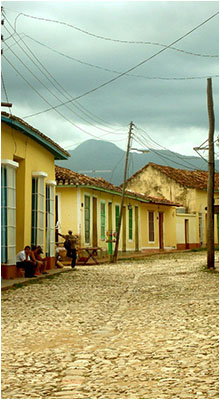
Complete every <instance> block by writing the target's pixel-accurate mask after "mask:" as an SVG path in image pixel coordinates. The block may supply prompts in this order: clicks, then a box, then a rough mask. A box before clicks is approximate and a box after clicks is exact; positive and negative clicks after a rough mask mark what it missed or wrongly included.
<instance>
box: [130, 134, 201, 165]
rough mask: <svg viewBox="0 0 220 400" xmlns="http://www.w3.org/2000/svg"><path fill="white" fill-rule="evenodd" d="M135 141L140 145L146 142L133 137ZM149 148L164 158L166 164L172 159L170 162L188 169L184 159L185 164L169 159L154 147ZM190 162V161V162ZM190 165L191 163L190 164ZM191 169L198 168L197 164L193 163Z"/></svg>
mask: <svg viewBox="0 0 220 400" xmlns="http://www.w3.org/2000/svg"><path fill="white" fill-rule="evenodd" d="M135 141H137V142H138V143H139V144H141V145H146V143H145V142H144V141H143V140H141V139H140V138H137V137H136V138H135ZM149 150H150V151H152V152H153V153H155V154H156V155H157V156H158V157H159V158H161V159H162V160H165V162H166V164H167V161H169V162H170V161H172V163H174V164H176V165H179V166H181V167H184V168H185V169H186V168H187V169H189V167H188V166H187V165H186V164H189V163H188V162H187V161H186V164H183V163H179V162H177V161H175V160H173V159H171V158H170V157H168V156H165V155H164V154H163V155H162V154H161V153H159V152H158V151H156V150H155V149H153V148H152V147H150V148H149ZM172 153H174V152H172ZM174 154H175V155H176V153H174ZM181 160H182V161H185V160H183V159H181ZM190 164H191V163H190ZM191 165H192V164H191ZM193 169H198V167H197V166H195V165H193Z"/></svg>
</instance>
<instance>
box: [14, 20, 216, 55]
mask: <svg viewBox="0 0 220 400" xmlns="http://www.w3.org/2000/svg"><path fill="white" fill-rule="evenodd" d="M217 14H218V13H216V14H215V15H217ZM21 15H23V16H24V17H27V18H32V19H37V20H40V21H45V22H53V23H56V24H60V25H65V26H68V27H69V28H73V29H75V30H77V31H79V32H82V33H84V34H86V35H89V36H93V37H95V38H96V39H102V40H107V41H111V42H117V43H124V44H141V45H153V46H160V47H164V48H167V45H165V44H162V43H158V42H150V41H132V40H120V39H112V38H109V37H105V36H101V35H96V34H94V33H91V32H88V31H86V30H84V29H81V28H78V27H76V26H74V25H72V24H69V23H67V22H62V21H58V20H53V19H49V18H43V17H35V16H33V15H29V14H25V13H19V14H18V15H17V17H16V18H15V22H14V26H15V30H16V23H17V20H18V18H19V17H20V16H21ZM169 48H170V50H175V51H179V52H181V53H185V54H190V55H193V56H197V57H215V58H218V55H210V54H200V53H193V52H189V51H186V50H182V49H177V48H175V47H170V46H169Z"/></svg>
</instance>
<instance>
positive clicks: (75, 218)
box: [56, 186, 176, 251]
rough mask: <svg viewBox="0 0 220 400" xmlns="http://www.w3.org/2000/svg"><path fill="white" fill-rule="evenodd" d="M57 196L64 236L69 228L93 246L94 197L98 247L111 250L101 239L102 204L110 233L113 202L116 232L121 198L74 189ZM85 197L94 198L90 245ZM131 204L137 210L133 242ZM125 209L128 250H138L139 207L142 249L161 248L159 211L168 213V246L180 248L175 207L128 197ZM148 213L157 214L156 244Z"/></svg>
mask: <svg viewBox="0 0 220 400" xmlns="http://www.w3.org/2000/svg"><path fill="white" fill-rule="evenodd" d="M56 193H57V195H58V198H59V202H60V210H61V211H60V223H61V227H62V228H61V230H62V233H67V231H68V230H69V229H71V230H73V233H77V234H78V235H79V236H80V245H81V246H83V247H84V246H87V245H90V246H92V243H93V241H92V239H93V238H92V226H93V213H92V198H93V197H95V198H97V235H98V247H101V248H102V249H104V250H106V251H107V248H108V244H107V242H106V240H102V239H101V202H104V203H105V205H106V207H105V210H106V211H105V231H106V232H107V231H108V227H109V221H108V203H112V230H113V231H115V230H116V226H115V205H119V206H120V204H121V196H119V195H117V194H111V193H106V192H102V191H99V190H95V189H89V188H71V187H59V186H57V188H56ZM85 195H87V196H90V243H85V227H84V213H85V210H84V200H85ZM128 204H130V205H131V206H132V207H133V237H132V239H131V240H130V239H129V213H128ZM124 206H125V209H126V251H135V206H137V207H138V210H139V218H138V225H139V249H140V250H141V249H144V248H152V249H153V248H158V246H159V221H158V219H157V218H158V212H159V211H160V212H163V213H164V224H163V226H164V247H165V248H175V246H176V233H175V224H176V215H175V207H166V206H158V205H152V204H146V203H142V202H140V201H137V200H134V199H129V198H126V197H125V201H124ZM148 210H152V211H155V242H154V243H150V242H149V240H148V238H149V235H148ZM122 226H123V221H122V225H121V234H120V241H119V250H120V251H122V242H123V233H122V232H123V229H122Z"/></svg>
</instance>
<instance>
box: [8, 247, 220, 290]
mask: <svg viewBox="0 0 220 400" xmlns="http://www.w3.org/2000/svg"><path fill="white" fill-rule="evenodd" d="M189 251H190V250H176V249H175V250H155V251H153V252H152V251H145V252H134V253H124V254H120V255H119V256H118V261H120V260H129V259H140V258H145V257H150V256H154V255H159V254H170V253H182V252H189ZM97 261H98V263H99V264H108V263H109V264H110V265H111V263H110V261H109V258H107V257H106V258H100V259H97ZM63 264H64V268H55V269H50V270H47V272H48V274H47V275H39V276H38V277H37V278H17V279H2V281H1V290H7V289H10V288H12V287H13V286H16V285H18V284H23V283H27V282H28V281H30V280H31V281H38V280H39V279H44V278H48V277H50V276H51V275H56V274H60V273H64V272H68V271H71V270H72V268H71V262H70V261H64V262H63ZM81 265H83V264H81V263H79V264H77V263H76V267H75V268H76V269H78V268H80V266H81ZM86 265H87V266H91V267H92V266H95V265H96V264H95V263H87V264H86ZM215 268H216V271H219V258H218V256H217V255H216V260H215Z"/></svg>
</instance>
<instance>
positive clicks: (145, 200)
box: [56, 183, 180, 207]
mask: <svg viewBox="0 0 220 400" xmlns="http://www.w3.org/2000/svg"><path fill="white" fill-rule="evenodd" d="M56 187H57V189H58V188H66V187H69V188H82V189H92V190H98V191H100V192H105V193H109V194H112V195H116V196H122V192H117V191H115V190H111V189H105V188H102V187H98V186H92V185H74V184H73V185H59V183H57V186H56ZM125 197H126V198H127V199H132V200H138V201H140V202H141V203H148V204H155V205H162V206H167V207H179V206H180V205H179V204H166V203H163V202H162V201H161V202H160V201H158V202H154V201H153V200H150V199H144V198H142V197H139V196H138V195H137V196H134V195H132V194H127V193H126V194H125Z"/></svg>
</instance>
